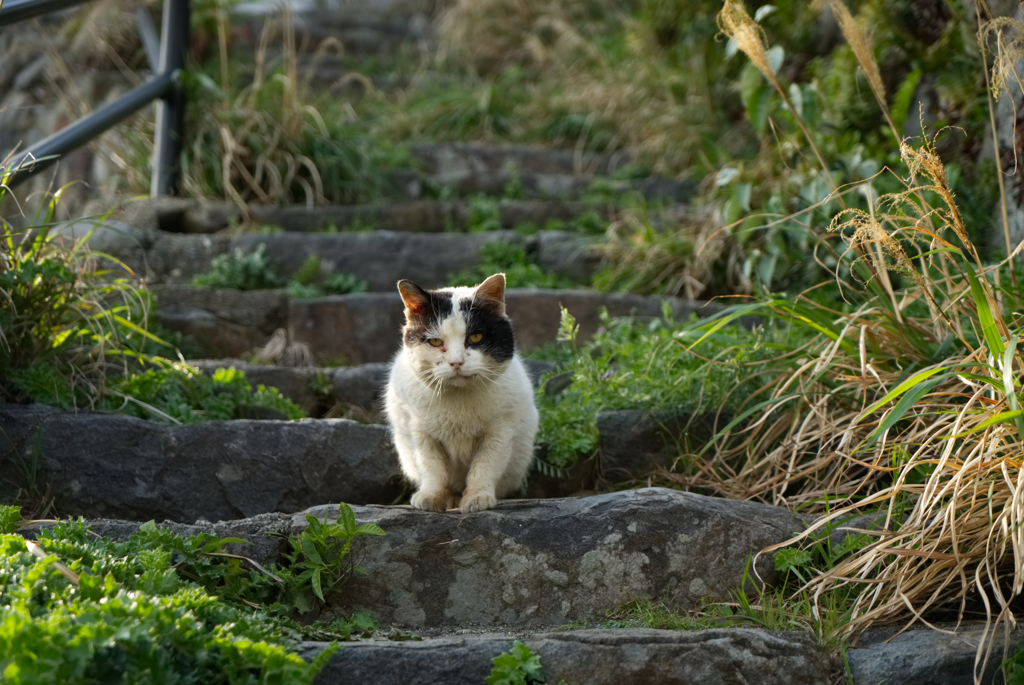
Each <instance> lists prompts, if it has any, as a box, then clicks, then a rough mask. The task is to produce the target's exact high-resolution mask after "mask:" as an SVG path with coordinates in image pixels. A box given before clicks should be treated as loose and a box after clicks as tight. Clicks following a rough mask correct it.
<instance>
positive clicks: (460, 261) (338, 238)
mask: <svg viewBox="0 0 1024 685" xmlns="http://www.w3.org/2000/svg"><path fill="white" fill-rule="evenodd" d="M91 228H92V227H91V226H87V225H85V224H84V223H83V222H79V223H75V224H69V225H65V226H62V227H61V228H60V231H61V232H62V233H63V234H65V235H67V236H69V237H72V238H77V237H78V236H81V235H84V234H86V233H87V232H88V231H89V230H90V229H91ZM594 241H595V238H594V237H593V236H582V235H578V234H575V233H569V232H565V231H540V232H539V233H537V234H536V235H532V236H529V237H525V236H522V235H520V234H519V233H516V232H515V231H504V230H498V231H486V232H482V233H403V232H395V231H373V232H353V233H278V234H269V235H267V234H256V233H247V234H242V235H239V236H235V237H231V236H229V235H227V234H224V233H218V234H215V235H183V234H176V233H168V232H164V231H145V230H138V229H131V228H128V227H127V226H125V225H117V224H116V223H114V224H111V223H107V224H104V225H103V227H102V230H97V231H95V232H94V233H93V235H92V237H91V238H90V239H89V245H90V247H91V248H92V249H94V250H98V251H101V252H104V253H106V254H109V255H111V256H113V257H114V258H116V259H118V260H119V261H120V262H121V263H123V264H125V265H126V266H128V268H130V269H131V270H132V271H133V272H134V273H135V274H137V275H139V276H144V277H145V278H147V280H148V281H149V282H150V283H186V282H190V281H191V280H192V278H193V277H194V276H196V275H198V274H202V273H206V272H207V271H209V269H210V264H211V262H212V260H213V258H214V257H217V256H219V255H222V254H225V253H233V252H234V251H235V250H241V251H242V252H243V253H250V252H253V251H255V250H256V249H258V248H259V246H260V245H265V246H266V248H265V249H266V252H267V254H268V255H269V256H270V258H271V260H272V261H273V262H274V263H275V264H276V265H277V267H278V272H279V273H280V275H282V276H284V277H286V278H289V277H291V276H292V275H294V274H295V272H296V271H298V269H299V268H300V267H302V265H303V264H305V262H306V260H307V259H308V258H309V257H310V256H312V255H316V256H318V257H319V258H320V260H321V262H320V273H321V274H322V275H323V276H327V275H330V274H335V273H347V274H351V275H354V276H357V277H359V278H361V279H363V280H364V281H366V283H367V284H368V286H369V289H370V290H371V291H373V292H387V291H392V290H394V288H395V283H396V282H398V281H399V280H400V279H402V278H409V279H411V280H413V281H415V282H417V283H419V284H420V285H422V286H423V287H425V288H438V287H441V286H444V285H446V284H447V283H448V279H449V278H450V277H451V276H452V275H453V274H456V273H459V272H460V271H464V270H466V269H472V268H475V267H476V266H477V265H479V264H480V261H481V256H482V249H483V247H484V246H485V245H487V244H489V243H494V242H501V243H508V244H511V245H519V246H521V247H522V248H523V249H524V250H525V251H526V252H527V254H528V255H530V256H532V257H533V258H534V259H535V260H536V261H537V262H538V264H539V265H540V266H541V268H543V269H544V270H545V271H546V272H548V273H552V274H555V275H557V276H562V277H565V278H573V279H576V280H579V281H585V280H588V279H589V278H590V276H591V275H592V274H593V273H594V271H595V270H596V269H597V267H598V266H599V263H600V254H599V253H598V252H597V251H596V249H594V247H593V244H594Z"/></svg>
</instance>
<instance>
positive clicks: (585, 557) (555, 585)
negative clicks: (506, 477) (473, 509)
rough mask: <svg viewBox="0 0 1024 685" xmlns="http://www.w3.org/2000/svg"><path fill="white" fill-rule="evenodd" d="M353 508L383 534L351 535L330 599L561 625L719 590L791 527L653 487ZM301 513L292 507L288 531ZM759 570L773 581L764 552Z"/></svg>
mask: <svg viewBox="0 0 1024 685" xmlns="http://www.w3.org/2000/svg"><path fill="white" fill-rule="evenodd" d="M308 513H310V514H313V515H315V516H317V517H319V518H321V519H322V518H323V516H324V515H325V514H327V515H330V516H335V517H336V516H337V507H336V506H324V507H313V508H312V509H309V510H308ZM356 517H357V519H358V520H359V521H360V522H366V521H372V522H374V523H377V524H379V525H380V526H381V527H382V528H383V529H384V530H385V531H387V536H386V537H383V538H379V539H374V540H372V541H371V543H372V544H371V543H367V544H364V545H363V546H362V548H361V549H360V552H359V553H360V555H361V557H360V558H361V561H360V566H361V567H362V568H364V569H365V570H366V572H367V573H366V575H365V576H358V577H356V578H353V579H352V580H351V581H350V582H349V584H348V585H346V587H345V588H344V590H343V591H342V593H340V594H339V595H338V596H337V597H336V598H335V599H334V600H333V601H332V607H333V608H334V609H335V610H337V611H338V612H340V613H344V614H346V615H347V614H348V613H351V612H358V611H367V612H370V613H372V614H373V616H374V617H375V618H377V619H378V620H379V621H381V622H382V623H385V624H395V625H399V626H406V627H409V628H419V627H442V626H451V627H465V626H467V625H479V626H497V625H515V626H521V627H537V626H560V625H564V624H566V623H571V622H573V621H587V620H600V619H603V618H604V616H605V612H606V611H607V610H608V609H613V608H617V607H619V606H621V605H623V604H625V603H627V602H630V601H633V600H638V599H654V600H664V601H666V602H668V603H669V604H670V605H672V606H676V607H680V608H697V607H699V606H700V603H701V600H703V599H705V598H715V599H725V598H727V597H729V596H730V593H731V592H732V591H734V590H735V589H736V588H737V587H739V585H740V582H741V579H742V577H743V574H744V570H745V569H746V568H747V563H748V560H749V558H750V557H751V556H753V555H754V554H756V553H757V552H759V551H760V550H761V549H763V548H764V547H766V546H768V545H771V544H774V543H777V542H781V541H783V540H786V539H788V538H789V537H790V535H791V534H792V533H795V532H797V531H799V530H801V529H802V528H803V524H802V522H801V520H800V519H799V518H797V517H794V516H793V515H791V514H790V513H789V512H787V511H785V510H783V509H780V508H777V507H772V506H769V505H763V504H756V503H752V502H734V501H729V500H724V499H716V498H711V497H703V496H701V495H695V494H690V493H685V492H678V491H673V490H666V489H662V488H648V489H644V490H634V491H628V492H616V493H611V494H607V495H598V496H594V497H585V498H579V499H551V500H504V501H500V502H499V503H498V506H497V508H496V509H493V510H489V511H485V512H480V513H478V514H470V515H461V514H457V513H443V514H436V513H427V512H422V511H418V510H415V509H412V508H411V507H407V506H404V507H379V506H378V507H375V506H368V507H360V508H357V509H356ZM305 525H306V523H305V519H304V518H303V516H302V515H299V514H297V515H295V516H294V517H293V526H294V530H295V531H299V530H302V529H304V528H305ZM757 570H758V572H759V573H760V576H761V577H762V578H764V579H765V580H766V581H768V582H773V581H774V580H775V579H776V573H775V571H774V567H773V566H772V561H771V558H770V557H769V556H767V555H766V556H763V557H761V559H760V560H759V562H758V565H757Z"/></svg>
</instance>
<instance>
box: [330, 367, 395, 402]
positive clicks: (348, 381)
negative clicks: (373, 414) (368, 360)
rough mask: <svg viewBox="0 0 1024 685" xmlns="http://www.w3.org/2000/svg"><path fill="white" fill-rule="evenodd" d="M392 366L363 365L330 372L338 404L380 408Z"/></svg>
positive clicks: (332, 392)
mask: <svg viewBox="0 0 1024 685" xmlns="http://www.w3.org/2000/svg"><path fill="white" fill-rule="evenodd" d="M390 368H391V365H390V364H382V363H379V364H362V365H360V366H354V367H352V368H340V369H334V370H333V371H331V372H330V380H331V395H332V396H333V397H334V400H335V401H336V402H340V403H342V404H344V405H348V406H354V407H359V408H361V409H368V410H369V409H375V408H377V407H379V406H380V405H381V403H382V401H383V397H384V386H385V385H387V382H388V373H389V370H390Z"/></svg>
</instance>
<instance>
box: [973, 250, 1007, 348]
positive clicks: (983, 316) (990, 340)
mask: <svg viewBox="0 0 1024 685" xmlns="http://www.w3.org/2000/svg"><path fill="white" fill-rule="evenodd" d="M963 264H964V267H965V269H964V271H965V272H966V273H967V281H968V283H970V286H971V299H973V300H974V306H975V307H976V308H977V310H978V320H979V321H980V322H981V331H982V333H983V335H984V338H985V344H986V345H987V346H988V351H989V353H990V354H991V355H992V358H993V359H999V357H1000V356H1001V355H1002V354H1003V349H1004V348H1003V339H1002V336H1000V335H999V329H998V328H997V327H996V320H995V317H994V316H992V308H991V307H990V306H989V300H988V290H987V288H983V287H982V285H981V282H980V281H979V280H978V277H977V276H976V275H975V273H974V269H973V268H972V267H971V265H970V263H969V262H968V261H967V260H966V259H964V261H963ZM985 285H986V286H987V285H988V282H986V283H985Z"/></svg>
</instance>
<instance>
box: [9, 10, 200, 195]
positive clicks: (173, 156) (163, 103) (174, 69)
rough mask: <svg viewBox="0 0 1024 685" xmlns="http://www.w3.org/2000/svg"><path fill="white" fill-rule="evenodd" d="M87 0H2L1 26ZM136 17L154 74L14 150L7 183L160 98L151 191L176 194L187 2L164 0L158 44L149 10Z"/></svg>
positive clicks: (43, 166) (40, 167) (44, 165)
mask: <svg viewBox="0 0 1024 685" xmlns="http://www.w3.org/2000/svg"><path fill="white" fill-rule="evenodd" d="M86 1H87V0H0V28H2V27H4V26H9V25H11V24H16V23H17V22H19V21H24V20H26V19H31V18H33V17H38V16H41V15H43V14H46V13H48V12H54V11H57V10H62V9H66V8H68V7H73V6H74V5H79V4H82V3H84V2H86ZM135 16H136V18H137V19H138V23H139V31H140V34H141V36H142V44H143V46H144V47H145V49H146V55H147V57H148V59H149V63H150V66H151V67H152V68H153V76H151V77H150V78H149V80H148V81H146V82H145V83H143V84H142V85H141V86H138V87H137V88H134V89H132V90H130V91H128V92H127V93H125V94H124V95H122V96H121V97H120V98H118V99H117V100H115V101H114V102H111V103H110V104H107V105H104V106H103V107H100V108H99V109H97V110H96V111H94V112H93V113H92V114H89V115H86V116H84V117H82V118H81V119H79V120H78V121H76V122H75V123H73V124H71V125H69V126H66V127H65V128H63V129H61V130H60V131H57V132H56V133H54V134H53V135H51V136H49V137H47V138H45V139H43V140H41V141H39V142H38V143H36V144H35V145H32V146H31V147H29V148H28V149H27V150H23V151H21V152H18V153H16V154H15V155H14V156H13V157H12V158H11V159H10V160H9V161H8V164H7V166H6V168H3V169H2V170H0V172H2V173H4V174H7V176H8V178H7V185H8V186H13V185H15V184H17V183H20V182H21V181H24V180H25V179H27V178H29V177H30V176H32V175H33V174H37V173H39V172H40V171H43V170H44V169H46V168H47V167H48V166H50V165H51V164H53V163H54V162H56V161H57V160H58V159H60V157H62V156H63V155H66V154H67V153H69V152H71V151H72V150H74V149H76V148H79V147H81V146H82V145H85V144H86V143H88V142H89V141H90V140H92V139H93V138H95V137H96V136H98V135H99V134H101V133H103V132H104V131H106V130H107V129H108V128H110V127H112V126H114V125H115V124H117V123H118V122H120V121H121V120H123V119H124V118H125V117H127V116H129V115H131V114H133V113H135V112H137V111H138V110H140V109H142V108H143V107H145V106H146V105H148V104H149V103H150V102H152V101H153V100H157V107H156V133H155V136H154V140H153V160H152V166H153V176H152V179H151V183H150V194H152V195H170V194H173V192H174V190H175V186H176V183H177V175H178V158H179V157H180V155H181V141H182V128H183V125H184V118H185V117H184V112H185V97H184V93H183V91H182V88H181V86H180V81H181V73H182V69H183V68H184V66H185V47H186V44H187V42H188V25H189V0H164V7H163V21H162V27H161V32H160V42H159V46H157V40H156V31H155V29H154V28H153V23H152V21H151V20H150V17H149V14H148V13H146V12H145V10H142V9H141V8H140V9H139V10H138V11H136V15H135ZM157 50H159V52H157Z"/></svg>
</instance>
